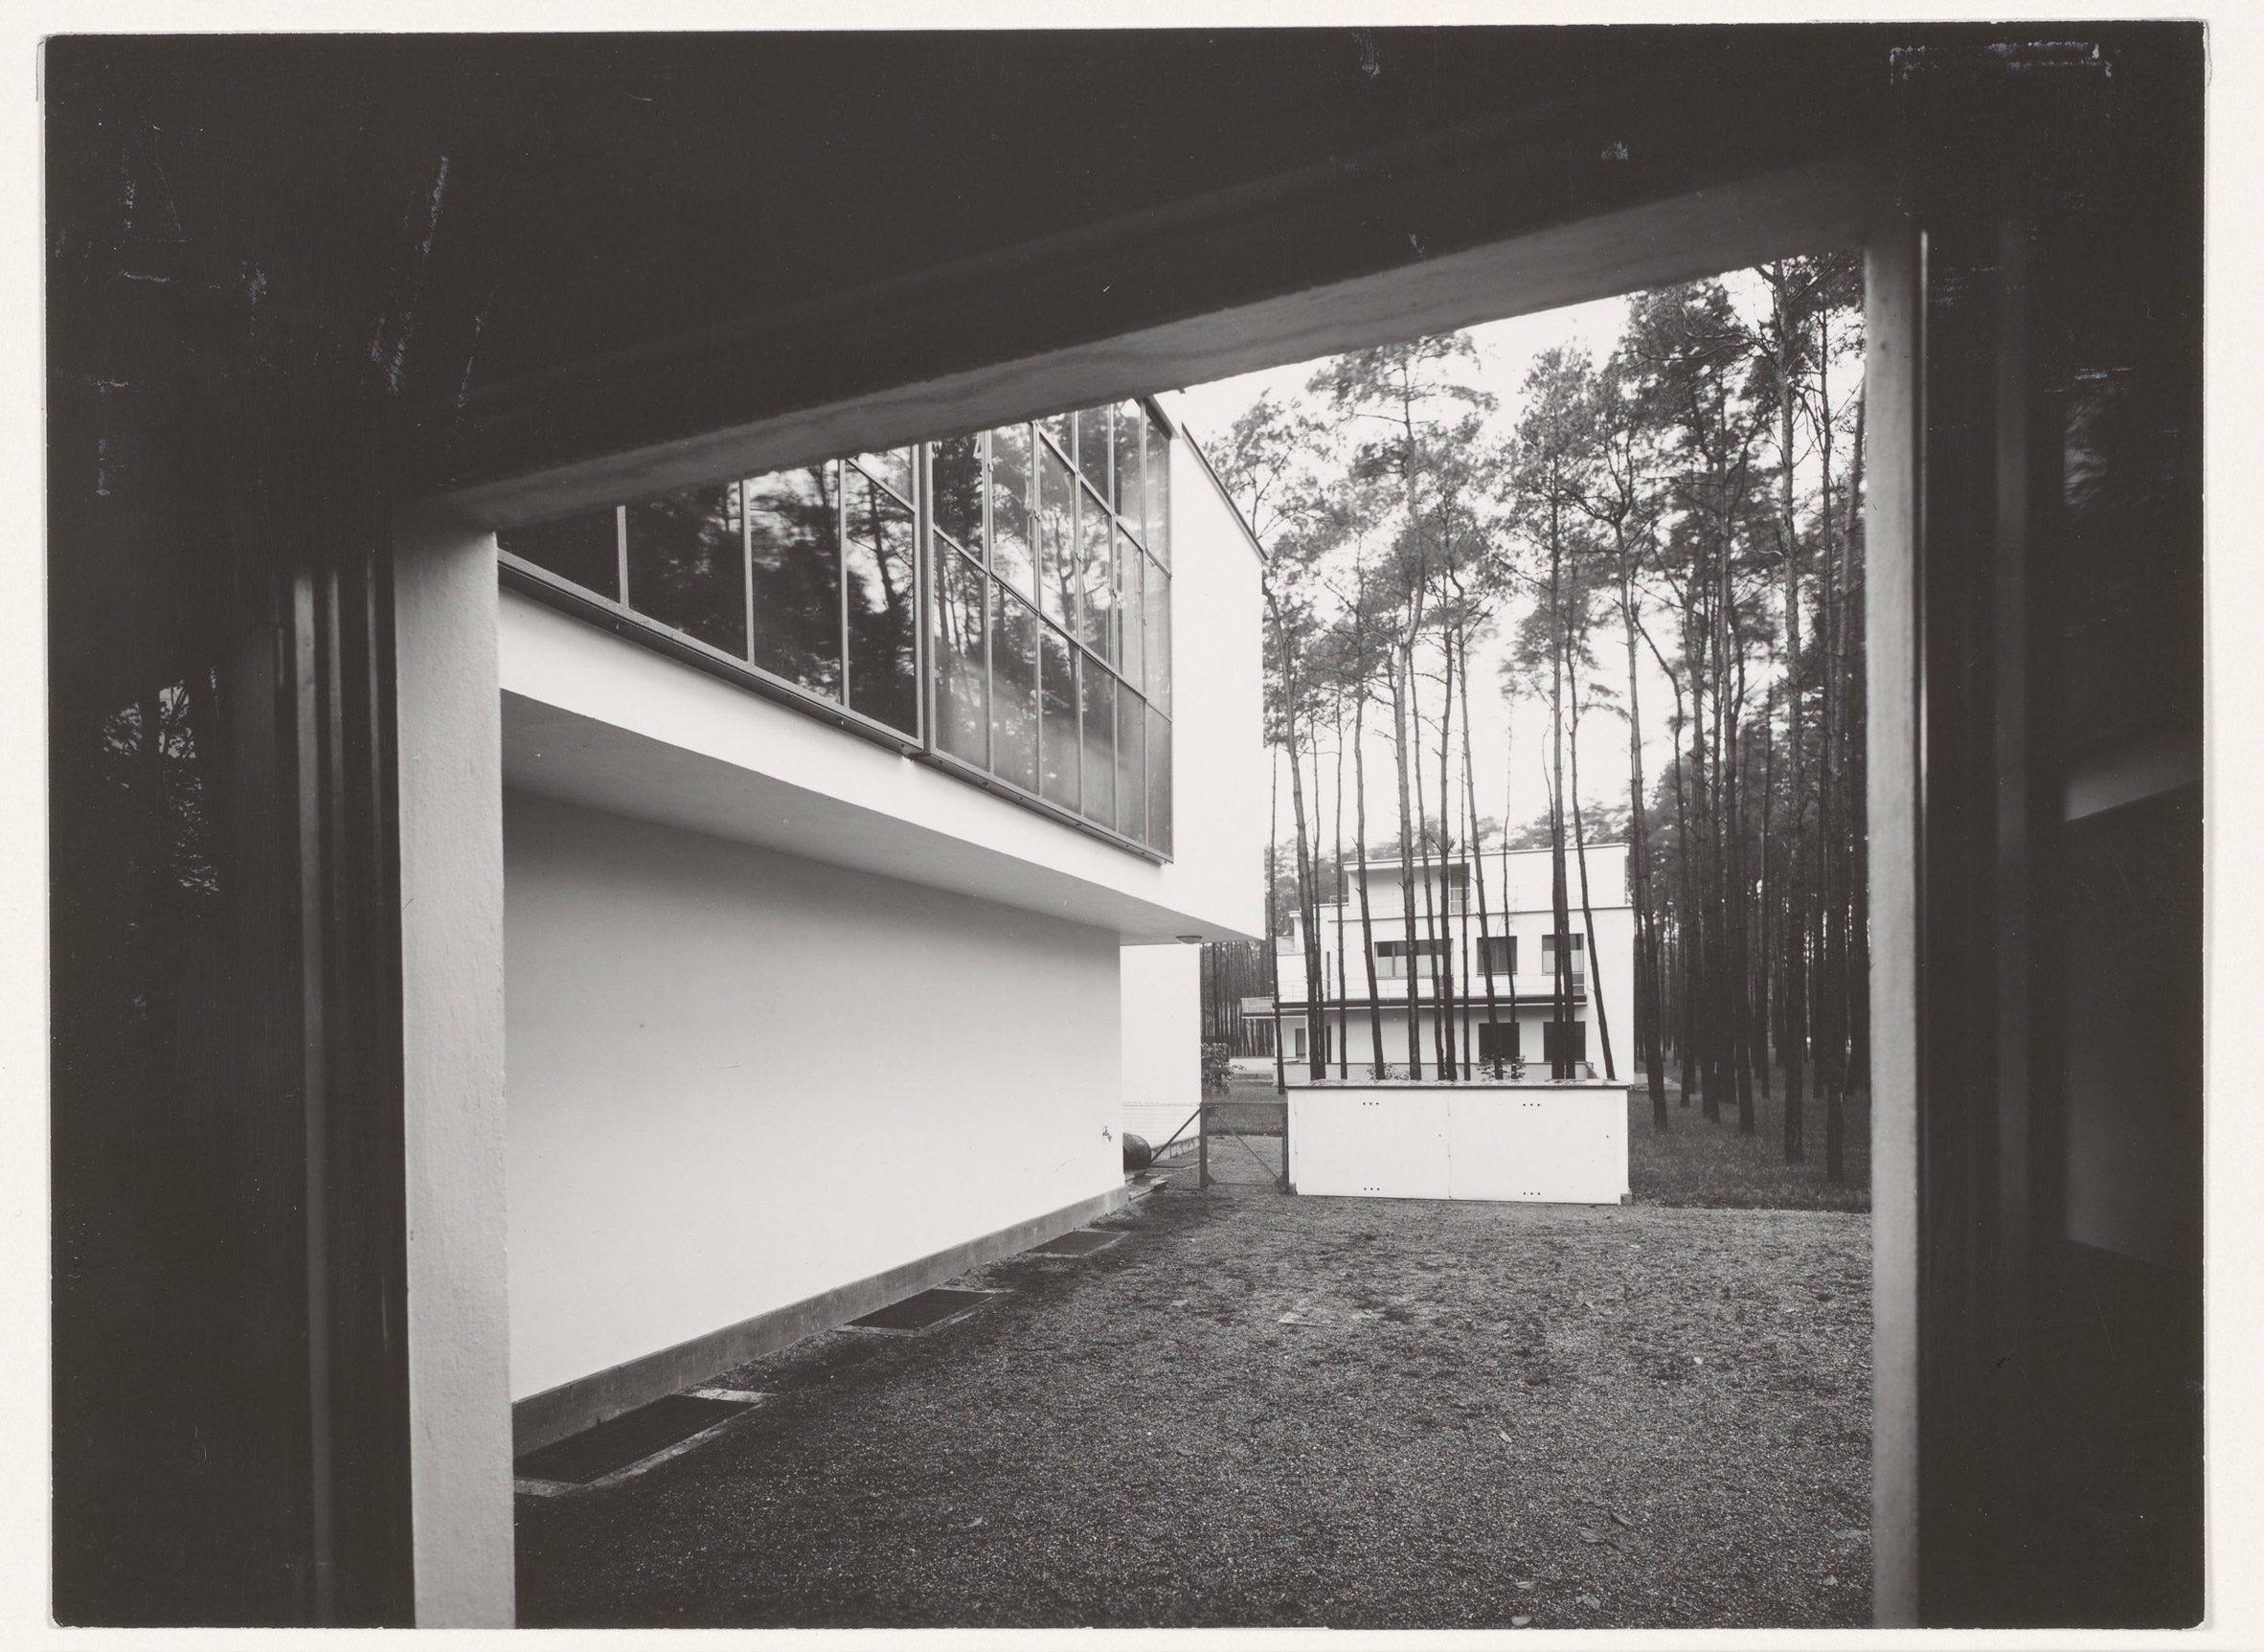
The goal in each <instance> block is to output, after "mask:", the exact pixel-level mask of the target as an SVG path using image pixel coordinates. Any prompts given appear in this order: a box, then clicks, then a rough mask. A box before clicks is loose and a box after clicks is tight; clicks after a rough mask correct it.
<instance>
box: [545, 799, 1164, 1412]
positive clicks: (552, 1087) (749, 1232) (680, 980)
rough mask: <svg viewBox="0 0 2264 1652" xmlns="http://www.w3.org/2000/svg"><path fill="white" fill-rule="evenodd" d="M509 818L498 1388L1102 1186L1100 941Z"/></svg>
mask: <svg viewBox="0 0 2264 1652" xmlns="http://www.w3.org/2000/svg"><path fill="white" fill-rule="evenodd" d="M504 825H505V830H504V877H505V902H504V928H505V944H506V973H505V982H506V1026H507V1034H508V1049H507V1060H508V1067H507V1072H508V1081H507V1087H508V1094H509V1238H510V1371H511V1393H512V1395H513V1397H514V1398H523V1397H525V1396H526V1395H528V1394H530V1393H534V1392H540V1391H542V1390H544V1389H547V1388H550V1387H553V1386H555V1385H556V1384H558V1383H561V1382H566V1381H570V1380H572V1379H574V1378H577V1377H581V1376H584V1375H587V1374H589V1373H591V1372H593V1371H596V1370H600V1369H605V1368H607V1367H610V1366H614V1365H617V1364H620V1363H621V1362H623V1361H624V1360H628V1359H632V1358H635V1357H637V1356H639V1355H642V1354H645V1353H648V1352H651V1351H653V1350H655V1349H658V1348H661V1347H664V1346H669V1345H671V1344H674V1343H678V1342H682V1341H685V1340H687V1339H689V1338H691V1337H694V1336H699V1335H702V1334H705V1333H707V1332H710V1331H713V1330H715V1329H718V1328H720V1327H722V1326H724V1325H727V1324H735V1323H736V1322H737V1321H739V1320H743V1319H746V1318H749V1317H751V1316H753V1315H756V1314H758V1313H762V1312H765V1311H768V1310H770V1309H773V1308H778V1307H781V1306H784V1305H785V1304H787V1303H789V1302H793V1301H799V1300H801V1299H803V1298H805V1297H809V1296H811V1295H814V1294H816V1293H817V1292H820V1291H823V1290H826V1289H829V1288H832V1287H834V1286H836V1285H840V1284H844V1283H847V1282H849V1281H852V1280H855V1279H862V1278H865V1277H867V1276H870V1275H872V1274H876V1273H879V1272H881V1271H883V1270H886V1269H888V1268H891V1267H894V1266H896V1265H897V1264H899V1263H902V1262H904V1261H906V1260H908V1259H910V1258H913V1257H917V1256H924V1255H927V1254H930V1253H932V1252H935V1251H939V1250H941V1249H944V1248H945V1247H948V1246H951V1245H954V1244H958V1243H961V1242H963V1241H966V1240H969V1239H972V1238H976V1237H980V1236H982V1235H984V1234H986V1233H993V1232H995V1231H997V1230H998V1229H1000V1228H1002V1227H1006V1226H1007V1225H1010V1224H1012V1223H1014V1222H1017V1221H1020V1220H1024V1219H1027V1218H1030V1217H1034V1216H1038V1215H1042V1214H1044V1213H1046V1212H1048V1211H1054V1210H1058V1209H1060V1208H1061V1207H1063V1206H1066V1205H1069V1204H1072V1203H1075V1201H1077V1200H1080V1199H1085V1198H1089V1197H1091V1196H1093V1195H1095V1194H1097V1193H1101V1192H1104V1191H1106V1190H1107V1189H1109V1188H1113V1187H1116V1186H1118V1185H1120V1184H1121V1177H1122V1165H1121V1152H1120V1147H1119V1144H1118V1143H1117V1141H1116V1140H1115V1132H1116V1129H1117V1127H1118V1125H1119V1121H1120V1115H1119V1104H1120V1103H1119V1082H1120V1075H1121V1068H1120V1056H1119V1028H1120V1022H1121V1013H1122V1006H1121V995H1120V987H1119V961H1118V953H1119V947H1118V942H1117V938H1116V937H1115V936H1114V935H1113V934H1110V933H1107V932H1105V931H1102V930H1098V929H1094V928H1090V927H1086V926H1082V925H1075V924H1070V923H1065V922H1062V921H1060V920H1058V919H1054V918H1049V917H1042V916H1039V915H1036V914H1033V913H1030V912H1026V911H1020V910H1016V909H1013V908H1009V907H1006V906H1001V905H998V904H995V903H989V902H984V901H978V900H974V899H971V898H968V897H966V896H963V895H958V894H947V893H944V892H941V891H938V890H933V889H926V888H921V887H918V886H916V885H913V884H909V883H903V882H898V881H894V880H890V879H884V878H878V877H874V876H872V874H870V873H866V872H856V871H845V870H843V869H840V868H837V867H833V866H829V865H827V864H826V863H824V862H820V861H814V860H809V859H806V858H803V857H799V856H793V855H786V854H781V853H779V852H777V851H775V850H769V849H758V848H755V847H752V846H749V845H745V844H737V843H731V842H726V841H724V840H722V839H718V838H713V837H708V836H704V835H701V834H698V833H693V832H688V831H683V830H680V829H677V828H674V827H669V826H658V825H654V824H651V823H648V822H641V821H633V820H629V819H626V818H623V817H621V816H617V815H608V814H602V813H599V812H597V811H594V810H589V809H584V808H581V807H578V806H576V805H572V804H567V803H558V802H556V801H554V800H550V799H544V798H539V797H534V796H531V795H527V794H523V793H519V792H515V791H507V792H506V794H505V810H504ZM1184 950H1185V951H1187V952H1188V954H1189V956H1190V957H1191V956H1192V949H1191V948H1188V949H1184ZM1190 1002H1191V995H1190ZM1104 1132H1107V1134H1104Z"/></svg>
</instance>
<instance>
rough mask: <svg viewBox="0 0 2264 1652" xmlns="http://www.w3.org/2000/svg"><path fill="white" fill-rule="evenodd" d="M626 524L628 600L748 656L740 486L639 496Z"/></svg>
mask: <svg viewBox="0 0 2264 1652" xmlns="http://www.w3.org/2000/svg"><path fill="white" fill-rule="evenodd" d="M624 526H625V529H626V531H627V534H628V561H629V589H628V594H627V596H626V598H625V600H626V601H627V602H628V605H629V606H630V607H632V608H634V609H636V610H637V612H638V613H640V614H644V615H646V616H647V617H649V618H651V619H654V620H658V621H659V622H661V623H662V624H664V625H668V626H672V627H674V628H675V629H676V630H679V631H682V632H684V633H685V634H686V635H688V636H692V637H697V638H698V639H699V640H700V641H701V642H703V643H707V644H709V645H713V646H714V647H717V648H721V649H722V650H723V651H724V652H725V653H727V654H736V655H737V656H738V657H739V658H740V659H745V658H746V655H747V564H746V545H745V543H744V541H743V540H742V538H741V537H740V531H739V485H738V484H737V483H736V482H729V483H721V484H715V485H710V486H705V487H684V488H679V489H677V490H676V491H675V492H673V493H664V494H662V495H660V496H659V497H658V498H656V499H641V500H639V501H637V503H635V504H634V505H631V506H630V507H629V508H628V510H627V513H626V521H625V523H624Z"/></svg>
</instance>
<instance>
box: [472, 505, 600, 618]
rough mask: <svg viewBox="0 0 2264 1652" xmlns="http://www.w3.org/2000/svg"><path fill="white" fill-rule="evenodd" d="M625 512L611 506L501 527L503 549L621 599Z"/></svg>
mask: <svg viewBox="0 0 2264 1652" xmlns="http://www.w3.org/2000/svg"><path fill="white" fill-rule="evenodd" d="M620 515H621V512H620V510H619V509H617V508H616V507H614V506H611V505H608V506H605V507H603V508H602V509H597V510H582V511H577V513H575V514H574V515H572V516H555V517H553V518H552V519H551V520H550V521H548V522H532V523H529V524H528V525H527V526H525V527H523V528H501V529H498V530H496V533H495V544H496V548H497V549H498V550H502V551H508V552H509V553H510V554H512V555H513V556H516V557H518V558H519V559H520V560H521V561H522V562H532V563H533V564H534V565H535V566H536V567H537V568H546V569H548V570H549V571H550V572H552V573H553V574H555V575H557V576H558V577H559V578H561V579H571V580H573V581H574V582H575V583H576V584H577V585H579V586H580V587H581V588H582V589H583V590H585V591H595V592H596V593H597V594H598V595H599V596H600V597H611V598H614V599H615V600H619V599H620V597H621V542H620V532H621V523H620Z"/></svg>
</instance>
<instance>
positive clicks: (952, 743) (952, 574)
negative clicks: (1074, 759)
mask: <svg viewBox="0 0 2264 1652" xmlns="http://www.w3.org/2000/svg"><path fill="white" fill-rule="evenodd" d="M988 583H989V581H988V580H987V579H985V577H984V576H983V570H982V569H980V568H978V567H976V566H975V565H974V563H972V562H970V561H968V560H967V559H966V558H965V557H964V556H962V555H961V554H959V553H958V552H956V551H954V550H952V549H951V548H950V547H949V546H948V545H945V544H939V545H938V546H937V548H936V637H935V653H936V744H937V745H938V746H939V747H940V748H941V749H942V750H943V751H946V752H949V753H950V754H951V755H952V756H953V757H955V758H961V759H962V760H963V761H966V762H970V763H975V764H977V765H981V764H984V763H986V762H987V761H988V760H989V755H990V753H989V735H990V707H989V699H990V685H989V683H988V681H987V679H986V674H985V671H984V668H983V644H984V636H985V630H986V623H985V619H984V615H983V591H984V587H985V585H987V584H988Z"/></svg>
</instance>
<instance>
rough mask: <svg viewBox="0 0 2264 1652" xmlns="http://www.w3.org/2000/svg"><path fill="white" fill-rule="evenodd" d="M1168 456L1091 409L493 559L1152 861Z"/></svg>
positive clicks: (1164, 625) (543, 529)
mask: <svg viewBox="0 0 2264 1652" xmlns="http://www.w3.org/2000/svg"><path fill="white" fill-rule="evenodd" d="M1173 442H1174V437H1173V435H1172V433H1171V429H1170V426H1169V425H1168V424H1167V423H1166V421H1165V420H1164V419H1163V418H1162V417H1161V416H1160V415H1159V414H1158V413H1157V412H1155V411H1154V410H1153V409H1151V408H1149V407H1148V406H1146V405H1145V404H1144V403H1142V402H1139V401H1129V400H1128V401H1122V402H1113V403H1109V404H1106V405H1103V406H1099V407H1090V408H1084V409H1081V410H1078V411H1076V412H1075V413H1062V414H1056V415H1053V416H1052V417H1049V418H1045V419H1036V420H1034V421H1031V422H1027V423H1015V424H1007V425H1002V426H1000V427H998V428H996V429H991V430H980V431H973V432H969V433H965V434H962V435H957V436H951V437H946V438H943V439H940V440H937V441H923V442H919V443H917V444H916V445H913V446H909V447H901V448H894V449H891V450H889V451H887V452H883V453H862V454H851V455H841V456H835V457H832V458H827V459H825V460H823V461H821V462H819V463H816V464H807V465H803V466H799V467H795V468H790V469H783V470H776V471H772V472H769V473H768V474H765V475H761V476H754V477H742V478H734V479H730V480H725V481H718V482H713V483H706V484H702V485H699V486H696V487H685V488H679V489H677V490H675V491H674V492H670V493H666V494H662V495H659V496H657V497H654V498H648V499H640V500H634V501H628V502H624V503H622V504H618V505H610V506H603V507H600V508H599V509H594V510H584V511H579V512H576V513H574V514H572V515H567V516H561V517H555V518H553V519H551V520H549V521H543V522H536V523H532V524H530V525H528V526H526V527H521V528H510V529H505V530H503V531H502V532H499V533H498V534H497V536H496V543H497V547H498V551H499V554H500V556H501V561H502V567H503V571H504V577H506V579H507V580H508V581H509V582H510V583H511V584H512V585H513V586H514V587H515V588H517V589H519V590H522V591H525V592H527V593H529V594H530V595H532V596H535V597H537V598H540V599H542V600H546V601H551V602H554V603H555V604H557V605H559V606H562V607H565V608H567V609H569V610H570V611H573V612H577V613H578V614H580V615H581V616H582V617H583V618H585V619H590V620H594V621H597V622H600V623H602V624H605V625H607V626H609V627H610V628H611V629H613V630H615V631H616V632H618V633H620V634H622V635H623V636H626V637H630V638H632V639H635V640H638V641H641V642H644V643H646V644H648V645H655V646H659V647H662V648H665V649H666V650H668V652H671V653H674V654H676V655H677V656H679V657H680V658H688V659H690V660H691V661H692V662H693V663H694V664H697V665H699V666H701V667H702V668H706V669H709V670H712V671H715V672H717V673H718V674H720V675H723V676H726V677H730V678H733V679H735V680H736V681H738V682H740V683H741V684H743V685H744V686H746V687H749V688H753V689H756V690H759V691H761V692H764V693H766V694H771V695H774V696H776V697H778V698H781V699H783V700H785V701H786V702H787V703H789V704H793V705H796V706H798V707H799V708H801V709H804V710H806V711H810V712H813V713H817V714H820V715H823V716H826V717H827V718H829V719H831V720H834V721H837V722H839V723H841V724H842V725H843V726H845V727H848V728H850V729H853V730H855V731H857V732H860V733H864V734H867V735H872V736H873V737H875V738H879V739H882V740H884V741H887V742H889V743H891V744H894V745H897V746H898V747H900V748H901V749H903V750H905V751H907V752H908V753H914V754H916V755H917V756H920V757H922V758H928V759H931V760H933V761H934V762H936V763H937V764H938V765H939V766H940V767H942V768H945V769H947V770H949V771H951V772H953V773H956V774H958V775H959V776H960V777H961V778H962V779H966V780H970V781H976V782H977V783H979V784H982V785H985V786H986V787H989V788H991V789H993V790H997V791H1001V792H1003V793H1005V794H1006V795H1007V796H1010V797H1012V798H1014V799H1015V800H1016V801H1018V802H1022V803H1028V804H1030V805H1031V806H1033V807H1036V808H1039V809H1041V810H1043V811H1045V812H1047V813H1050V814H1053V815H1054V816H1055V817H1056V818H1058V819H1063V820H1067V821H1072V822H1075V823H1076V824H1077V825H1078V826H1081V827H1083V828H1084V829H1086V830H1088V831H1091V832H1094V833H1097V834H1098V835H1099V836H1101V837H1103V838H1106V839H1109V840H1112V841H1114V842H1117V843H1119V844H1121V845H1123V846H1125V847H1128V848H1132V849H1138V850H1140V851H1141V852H1143V853H1144V854H1146V855H1148V856H1150V857H1151V858H1168V857H1169V855H1170V853H1171V532H1170V499H1171V449H1172V445H1173Z"/></svg>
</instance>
